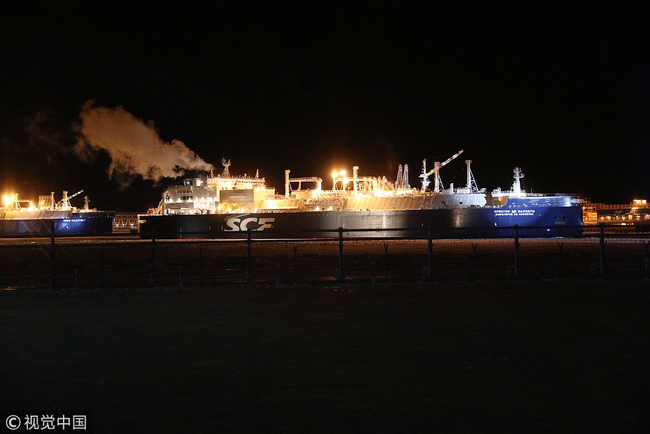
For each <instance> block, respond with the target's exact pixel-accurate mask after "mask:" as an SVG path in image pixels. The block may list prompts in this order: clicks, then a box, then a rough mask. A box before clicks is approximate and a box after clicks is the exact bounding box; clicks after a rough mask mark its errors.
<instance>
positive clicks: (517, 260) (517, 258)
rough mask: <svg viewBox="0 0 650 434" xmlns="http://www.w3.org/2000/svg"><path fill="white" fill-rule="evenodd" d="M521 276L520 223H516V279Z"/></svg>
mask: <svg viewBox="0 0 650 434" xmlns="http://www.w3.org/2000/svg"><path fill="white" fill-rule="evenodd" d="M518 278H519V225H515V279H518Z"/></svg>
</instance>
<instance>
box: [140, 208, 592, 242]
mask: <svg viewBox="0 0 650 434" xmlns="http://www.w3.org/2000/svg"><path fill="white" fill-rule="evenodd" d="M515 225H516V226H518V227H517V229H514V226H515ZM338 228H342V232H343V235H344V236H345V237H346V238H392V237H395V238H422V237H427V236H429V234H430V235H431V236H432V237H436V238H443V237H458V238H467V237H477V238H494V237H512V236H513V235H515V231H516V232H517V234H518V235H519V236H522V237H571V236H579V235H581V234H582V209H581V208H580V207H578V206H567V207H559V206H552V207H551V206H546V207H537V208H533V209H526V210H525V212H524V211H520V210H504V209H502V208H462V209H430V210H381V211H317V212H275V213H249V214H209V215H147V216H140V218H139V231H140V236H141V237H142V238H151V237H152V235H153V236H154V237H156V238H223V239H229V238H246V237H247V236H248V231H250V232H251V235H252V237H254V238H333V237H338V236H339V230H338Z"/></svg>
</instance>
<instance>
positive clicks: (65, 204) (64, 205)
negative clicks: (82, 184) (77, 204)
mask: <svg viewBox="0 0 650 434" xmlns="http://www.w3.org/2000/svg"><path fill="white" fill-rule="evenodd" d="M83 192H84V191H83V190H79V191H78V192H76V193H75V194H73V195H72V196H68V192H67V191H66V190H63V198H62V199H61V209H63V210H69V209H70V208H72V206H71V205H70V199H72V198H73V197H76V196H79V195H80V194H81V193H83Z"/></svg>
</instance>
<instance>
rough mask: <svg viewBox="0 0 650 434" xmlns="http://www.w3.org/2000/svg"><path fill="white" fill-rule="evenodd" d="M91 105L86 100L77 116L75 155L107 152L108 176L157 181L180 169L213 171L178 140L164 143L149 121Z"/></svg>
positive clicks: (179, 171) (124, 112)
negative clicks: (99, 151)
mask: <svg viewBox="0 0 650 434" xmlns="http://www.w3.org/2000/svg"><path fill="white" fill-rule="evenodd" d="M93 105H94V101H93V100H91V101H87V102H86V103H85V104H84V106H83V108H82V110H81V113H79V119H80V120H81V124H80V125H79V127H78V131H79V133H80V134H79V142H78V143H77V152H79V154H81V155H82V156H84V155H85V156H86V157H87V156H89V155H88V154H89V153H92V151H93V150H100V149H103V150H106V151H107V152H108V154H109V155H110V157H111V165H110V167H109V169H108V171H109V175H111V176H112V175H114V174H116V175H121V174H125V173H126V174H137V175H140V176H142V177H143V178H144V179H151V180H154V181H159V180H160V179H161V178H162V177H166V178H173V177H177V176H180V175H182V174H183V169H198V170H210V169H212V165H211V164H208V163H206V162H205V161H203V160H202V159H201V158H200V157H199V156H198V155H196V153H195V152H194V151H192V150H191V149H189V148H188V147H187V146H185V144H184V143H183V142H181V141H180V140H172V141H171V142H165V141H163V140H162V139H161V138H160V136H158V133H157V132H156V129H155V128H154V126H153V123H152V122H149V123H145V122H144V121H142V120H141V119H138V118H136V117H135V116H133V115H132V114H131V113H129V112H128V111H126V110H124V108H123V107H122V106H118V107H116V108H107V107H101V106H100V107H93Z"/></svg>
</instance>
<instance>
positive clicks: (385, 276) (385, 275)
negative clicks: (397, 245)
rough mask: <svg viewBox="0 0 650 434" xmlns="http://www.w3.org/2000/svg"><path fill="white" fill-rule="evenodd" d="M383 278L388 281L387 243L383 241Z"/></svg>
mask: <svg viewBox="0 0 650 434" xmlns="http://www.w3.org/2000/svg"><path fill="white" fill-rule="evenodd" d="M384 280H385V281H386V282H388V243H384Z"/></svg>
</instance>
